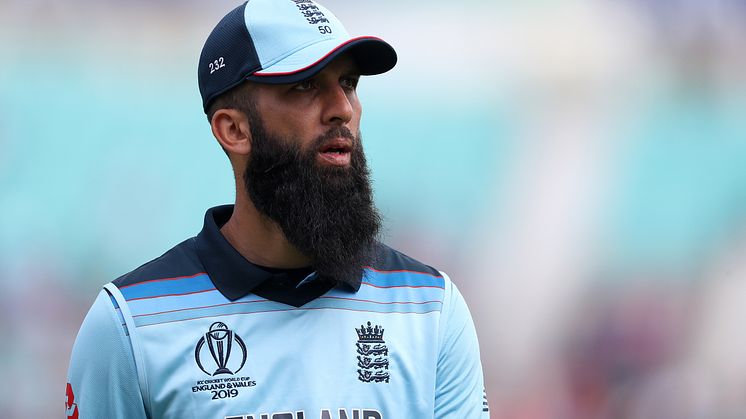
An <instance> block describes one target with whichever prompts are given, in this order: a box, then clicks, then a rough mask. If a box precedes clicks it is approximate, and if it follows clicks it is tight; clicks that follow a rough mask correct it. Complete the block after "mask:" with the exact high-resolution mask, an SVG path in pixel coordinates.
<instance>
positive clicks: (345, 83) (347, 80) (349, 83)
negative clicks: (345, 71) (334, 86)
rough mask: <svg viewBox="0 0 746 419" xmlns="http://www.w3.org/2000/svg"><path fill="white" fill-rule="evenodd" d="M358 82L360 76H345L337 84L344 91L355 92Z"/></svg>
mask: <svg viewBox="0 0 746 419" xmlns="http://www.w3.org/2000/svg"><path fill="white" fill-rule="evenodd" d="M359 81H360V76H345V77H342V78H341V79H340V80H339V84H341V85H342V87H344V88H345V89H348V90H355V89H356V88H357V84H358V82H359Z"/></svg>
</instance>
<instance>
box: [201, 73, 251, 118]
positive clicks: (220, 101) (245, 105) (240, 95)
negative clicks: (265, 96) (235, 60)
mask: <svg viewBox="0 0 746 419" xmlns="http://www.w3.org/2000/svg"><path fill="white" fill-rule="evenodd" d="M220 109H235V110H237V111H241V112H243V113H244V114H245V115H246V116H247V117H249V118H252V117H255V116H256V115H255V113H256V102H255V101H254V89H253V88H252V86H251V83H249V82H243V83H241V84H239V85H238V86H236V87H233V88H231V89H229V90H228V91H226V92H224V93H221V94H220V95H218V96H217V97H215V99H213V101H212V103H211V104H210V106H208V107H207V122H209V123H212V117H213V116H215V112H217V111H219V110H220Z"/></svg>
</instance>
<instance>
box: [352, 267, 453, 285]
mask: <svg viewBox="0 0 746 419" xmlns="http://www.w3.org/2000/svg"><path fill="white" fill-rule="evenodd" d="M363 283H366V284H369V285H372V286H374V287H438V288H444V287H445V280H444V279H443V277H442V276H434V275H432V274H429V273H424V272H415V271H376V270H374V269H372V268H367V269H365V277H364V278H363Z"/></svg>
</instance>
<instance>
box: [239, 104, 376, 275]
mask: <svg viewBox="0 0 746 419" xmlns="http://www.w3.org/2000/svg"><path fill="white" fill-rule="evenodd" d="M254 115H256V114H254ZM252 116H253V115H252ZM252 116H250V117H249V122H250V127H251V135H252V144H251V146H252V148H251V155H250V156H249V159H248V163H247V167H246V170H245V172H244V176H243V180H244V184H245V186H246V191H247V193H248V195H249V197H250V198H251V201H252V202H253V204H254V206H255V207H256V209H257V210H258V211H259V212H260V213H262V214H264V215H265V216H266V217H268V218H269V219H271V220H272V221H274V222H275V223H277V224H278V225H279V226H280V228H281V229H282V232H283V234H284V235H285V238H286V239H287V240H288V242H290V243H291V244H292V245H293V246H294V247H295V248H296V249H298V250H299V251H300V252H301V253H303V254H304V255H305V256H307V257H309V258H310V259H311V263H312V264H313V267H314V269H315V271H316V274H317V275H318V276H319V277H320V278H324V279H327V280H333V281H341V282H346V283H348V284H350V285H352V286H353V287H355V288H356V289H357V288H358V287H359V285H360V280H361V278H362V275H363V267H364V266H367V265H370V264H371V263H372V262H373V259H374V256H373V255H374V252H373V249H374V246H375V243H376V239H377V237H378V232H379V230H380V226H381V217H380V215H379V213H378V211H377V209H376V208H375V206H374V204H373V192H372V188H371V185H370V172H369V171H368V167H367V163H366V159H365V155H364V153H363V148H362V142H361V138H360V134H359V133H358V135H357V136H354V135H353V134H352V133H351V132H350V130H349V129H347V128H344V127H338V128H333V129H331V130H330V131H328V132H327V133H326V134H324V135H322V136H320V137H318V138H316V139H315V140H314V141H313V142H312V143H311V144H309V145H308V146H307V147H305V148H302V147H301V146H299V145H298V144H300V141H296V140H297V139H292V138H280V137H277V136H274V135H272V134H270V133H268V132H267V131H266V129H265V127H264V125H263V123H262V122H261V120H260V118H259V117H258V116H253V117H252ZM338 137H345V138H348V139H350V140H351V141H352V143H353V147H352V151H351V158H350V165H349V167H335V166H322V165H320V164H319V163H317V150H319V147H320V146H321V145H322V144H323V143H325V142H326V141H328V140H330V139H332V138H338Z"/></svg>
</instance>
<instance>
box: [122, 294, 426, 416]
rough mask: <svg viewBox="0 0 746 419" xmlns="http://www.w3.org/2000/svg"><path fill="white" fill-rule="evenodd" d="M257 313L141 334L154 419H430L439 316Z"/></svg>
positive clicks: (325, 310)
mask: <svg viewBox="0 0 746 419" xmlns="http://www.w3.org/2000/svg"><path fill="white" fill-rule="evenodd" d="M254 308H256V310H253V311H251V312H250V313H247V312H243V313H241V312H236V313H224V314H223V315H220V316H205V317H203V318H192V319H188V320H184V321H176V322H170V323H161V324H153V325H148V326H143V327H138V328H137V330H136V333H135V334H133V335H134V336H133V338H135V339H137V340H138V345H137V346H138V347H139V348H140V350H139V352H140V354H139V355H138V356H136V358H137V362H138V363H139V364H140V365H139V366H140V371H142V372H143V373H144V374H145V376H146V377H145V378H146V380H144V381H145V382H146V383H147V389H146V395H147V398H146V404H147V405H149V409H150V413H151V416H152V418H153V419H160V418H194V419H197V418H200V419H204V418H221V419H228V418H230V419H239V418H240V419H249V418H251V419H317V418H318V419H343V418H344V419H374V418H379V419H383V418H404V417H417V418H427V417H431V416H432V406H433V400H434V388H435V367H436V362H437V345H436V343H435V342H437V331H438V313H437V312H435V311H430V312H426V311H425V310H420V311H416V310H409V311H408V312H404V311H402V310H397V311H393V310H392V311H390V312H385V311H383V310H381V311H379V312H373V311H364V310H359V311H356V310H354V309H350V308H346V307H345V306H342V305H340V306H326V307H318V308H314V307H307V308H301V309H295V308H288V307H287V306H283V307H278V306H268V307H264V309H260V307H254ZM428 412H429V413H428Z"/></svg>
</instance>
